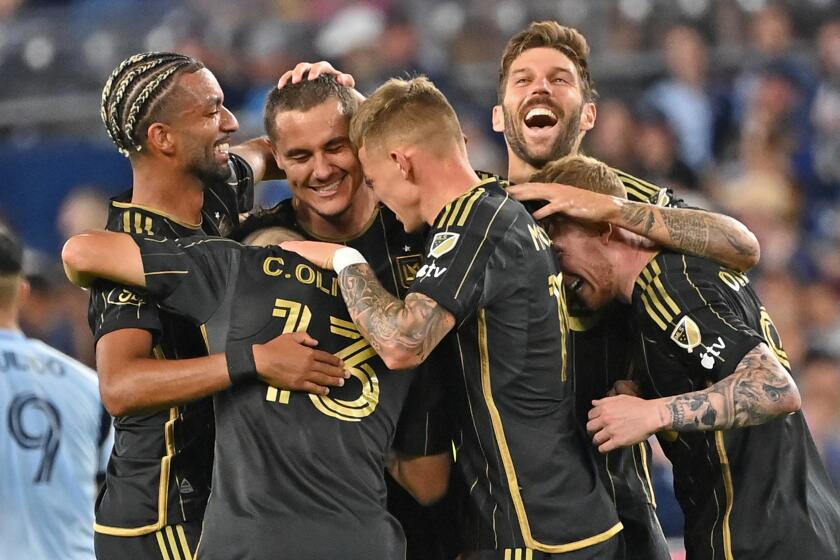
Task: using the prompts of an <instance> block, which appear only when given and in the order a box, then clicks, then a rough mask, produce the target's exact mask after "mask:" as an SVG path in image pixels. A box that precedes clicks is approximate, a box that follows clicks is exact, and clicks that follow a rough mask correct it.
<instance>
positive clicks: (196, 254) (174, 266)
mask: <svg viewBox="0 0 840 560" xmlns="http://www.w3.org/2000/svg"><path fill="white" fill-rule="evenodd" d="M136 241H137V245H138V246H139V247H140V254H141V255H142V258H143V270H144V273H145V276H146V288H147V290H148V292H149V294H151V295H153V296H154V297H155V298H156V301H157V303H158V305H160V306H161V308H163V309H165V310H167V311H171V312H173V313H175V314H177V315H182V316H184V317H187V318H188V319H190V320H192V321H194V322H195V323H197V324H204V323H207V322H208V321H209V320H210V318H211V317H213V315H214V314H215V313H216V311H217V310H218V309H219V308H220V306H222V305H223V303H224V300H225V297H224V296H225V294H227V293H228V291H229V289H231V288H232V286H233V285H234V280H235V278H236V275H237V272H238V269H239V262H240V256H241V250H242V245H240V244H239V243H236V242H235V241H231V240H229V239H222V238H216V237H186V238H181V239H176V240H172V239H164V238H141V239H136Z"/></svg>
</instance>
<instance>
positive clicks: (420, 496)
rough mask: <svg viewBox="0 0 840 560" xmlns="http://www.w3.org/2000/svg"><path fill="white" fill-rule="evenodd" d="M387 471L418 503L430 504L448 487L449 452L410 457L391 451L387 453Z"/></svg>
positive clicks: (444, 492) (443, 493)
mask: <svg viewBox="0 0 840 560" xmlns="http://www.w3.org/2000/svg"><path fill="white" fill-rule="evenodd" d="M387 463H388V472H390V473H391V476H393V477H394V480H396V481H397V482H399V483H400V486H402V487H403V488H405V489H406V491H407V492H408V493H409V494H411V495H412V496H413V497H414V499H415V500H417V502H418V503H420V504H422V505H424V506H428V505H432V504H434V503H435V502H437V501H438V500H440V499H441V498H443V496H444V495H446V490H447V489H448V488H449V471H450V469H451V466H452V456H451V454H450V453H439V454H437V455H427V456H420V457H412V456H407V455H402V454H400V453H396V452H392V453H390V454H389V455H388V458H387Z"/></svg>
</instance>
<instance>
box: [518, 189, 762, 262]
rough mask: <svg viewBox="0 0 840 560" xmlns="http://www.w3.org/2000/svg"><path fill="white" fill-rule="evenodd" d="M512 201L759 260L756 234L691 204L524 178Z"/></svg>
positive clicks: (682, 248) (687, 248) (686, 247)
mask: <svg viewBox="0 0 840 560" xmlns="http://www.w3.org/2000/svg"><path fill="white" fill-rule="evenodd" d="M508 192H510V194H511V196H513V197H514V198H516V199H517V200H520V201H523V200H544V201H547V202H548V203H547V204H546V205H545V206H543V207H542V208H540V209H539V210H538V211H536V212H534V218H535V219H537V220H542V219H545V218H547V217H548V216H551V215H552V214H563V215H566V216H569V217H571V218H575V219H577V220H581V221H584V222H608V223H610V224H613V225H615V226H618V227H622V228H624V229H627V230H629V231H632V232H633V233H636V234H639V235H643V236H645V237H647V238H648V239H650V240H652V241H653V242H655V243H656V244H658V245H660V246H663V247H665V248H668V249H672V250H674V251H678V252H681V253H686V254H689V255H695V256H699V257H704V258H708V259H712V260H714V261H716V262H719V263H721V264H723V265H725V266H727V267H730V268H734V269H736V270H740V271H747V270H749V269H750V268H752V267H753V266H755V265H756V264H757V263H758V259H759V256H760V248H759V244H758V240H757V239H756V237H755V235H754V234H753V233H752V232H751V231H750V230H749V229H747V227H746V226H745V225H744V224H742V223H741V222H739V221H738V220H736V219H734V218H731V217H729V216H725V215H723V214H716V213H714V212H707V211H705V210H696V209H691V208H671V207H662V206H656V205H653V204H647V203H644V202H635V201H631V200H627V199H623V198H618V197H614V196H609V195H606V194H601V193H595V192H592V191H588V190H583V189H579V188H576V187H573V186H569V185H560V184H553V183H527V184H522V185H515V186H512V187H510V188H509V189H508Z"/></svg>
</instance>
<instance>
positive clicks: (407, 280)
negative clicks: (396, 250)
mask: <svg viewBox="0 0 840 560" xmlns="http://www.w3.org/2000/svg"><path fill="white" fill-rule="evenodd" d="M396 260H397V271H398V272H399V275H400V283H401V284H402V287H403V288H409V287H411V285H412V284H413V283H414V281H415V280H416V279H417V273H418V272H419V271H420V267H421V266H422V265H423V255H421V254H415V255H405V256H402V257H397V258H396Z"/></svg>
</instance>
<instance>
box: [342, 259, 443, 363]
mask: <svg viewBox="0 0 840 560" xmlns="http://www.w3.org/2000/svg"><path fill="white" fill-rule="evenodd" d="M338 283H339V285H340V286H341V294H342V295H343V296H344V301H345V302H346V303H347V309H348V310H349V311H350V316H351V317H352V318H353V322H354V323H356V325H357V326H358V327H359V330H360V331H361V333H362V334H363V335H364V337H365V338H366V339H368V341H369V342H370V344H371V346H373V348H374V350H376V352H377V353H378V354H379V356H380V357H381V358H382V360H383V361H384V362H385V365H387V366H388V367H389V368H390V369H407V368H413V367H416V366H418V365H419V364H421V363H422V362H423V361H424V360H425V359H426V358H427V357H428V355H429V353H430V352H431V351H432V350H433V349H434V348H435V347H436V346H437V345H438V343H439V342H440V341H441V340H442V339H443V337H444V336H446V333H448V332H449V331H450V330H452V327H454V326H455V317H454V316H453V315H452V314H451V313H450V312H449V311H447V310H446V309H444V308H442V307H441V306H439V305H438V304H437V302H436V301H435V300H433V299H431V298H429V297H427V296H425V295H423V294H418V293H410V294H408V295H407V296H406V298H405V301H403V300H400V299H398V298H396V297H394V296H393V295H391V294H390V293H388V292H387V291H386V290H385V288H383V287H382V284H380V283H379V280H377V279H376V275H375V274H374V273H373V269H371V268H370V266H368V265H367V264H357V265H353V266H348V267H347V268H345V269H344V270H342V271H341V273H340V274H339V275H338Z"/></svg>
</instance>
